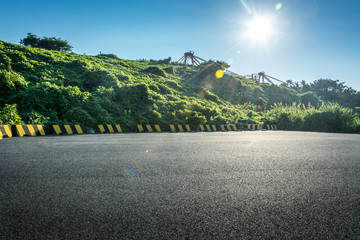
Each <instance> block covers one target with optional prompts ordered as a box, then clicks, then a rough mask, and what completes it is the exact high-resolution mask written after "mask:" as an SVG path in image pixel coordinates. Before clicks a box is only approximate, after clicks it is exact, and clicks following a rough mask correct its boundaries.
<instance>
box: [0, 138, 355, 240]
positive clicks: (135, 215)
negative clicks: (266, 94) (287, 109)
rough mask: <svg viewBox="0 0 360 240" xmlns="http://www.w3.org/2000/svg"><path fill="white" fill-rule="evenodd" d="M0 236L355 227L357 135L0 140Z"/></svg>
mask: <svg viewBox="0 0 360 240" xmlns="http://www.w3.org/2000/svg"><path fill="white" fill-rule="evenodd" d="M0 154H1V155H0V239H360V135H350V134H330V133H310V132H284V131H256V132H227V133H226V132H225V133H222V132H219V133H145V134H103V135H72V136H44V137H24V138H9V139H4V140H1V141H0Z"/></svg>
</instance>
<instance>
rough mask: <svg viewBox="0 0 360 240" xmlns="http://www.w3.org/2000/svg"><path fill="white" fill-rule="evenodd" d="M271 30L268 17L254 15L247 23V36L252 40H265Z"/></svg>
mask: <svg viewBox="0 0 360 240" xmlns="http://www.w3.org/2000/svg"><path fill="white" fill-rule="evenodd" d="M272 32H273V29H272V26H271V20H270V19H267V18H260V17H256V18H254V19H253V20H252V21H250V22H248V23H247V37H249V38H251V39H252V40H262V41H265V40H266V38H267V37H268V36H269V35H270V34H271V33H272Z"/></svg>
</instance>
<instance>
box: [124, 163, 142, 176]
mask: <svg viewBox="0 0 360 240" xmlns="http://www.w3.org/2000/svg"><path fill="white" fill-rule="evenodd" d="M122 174H123V176H124V177H126V178H135V177H138V176H139V175H140V174H141V172H140V170H139V169H138V167H136V166H135V165H134V164H131V163H128V164H127V165H126V166H124V167H123V168H122Z"/></svg>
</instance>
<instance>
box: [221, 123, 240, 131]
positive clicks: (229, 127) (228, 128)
mask: <svg viewBox="0 0 360 240" xmlns="http://www.w3.org/2000/svg"><path fill="white" fill-rule="evenodd" d="M220 129H221V131H223V132H224V131H238V129H237V127H236V125H235V124H221V125H220Z"/></svg>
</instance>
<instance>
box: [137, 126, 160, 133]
mask: <svg viewBox="0 0 360 240" xmlns="http://www.w3.org/2000/svg"><path fill="white" fill-rule="evenodd" d="M135 131H136V132H140V133H142V132H161V128H160V126H159V125H150V124H147V125H144V126H143V125H137V126H136V130H135Z"/></svg>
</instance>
